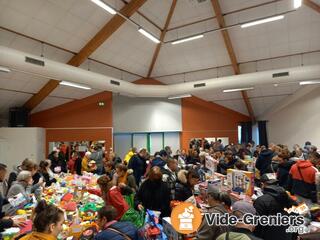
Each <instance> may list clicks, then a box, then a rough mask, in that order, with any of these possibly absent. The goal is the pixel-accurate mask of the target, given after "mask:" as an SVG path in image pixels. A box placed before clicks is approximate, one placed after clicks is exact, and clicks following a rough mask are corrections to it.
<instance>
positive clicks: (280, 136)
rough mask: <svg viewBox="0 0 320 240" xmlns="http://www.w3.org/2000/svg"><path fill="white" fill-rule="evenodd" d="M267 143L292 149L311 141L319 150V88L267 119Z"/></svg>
mask: <svg viewBox="0 0 320 240" xmlns="http://www.w3.org/2000/svg"><path fill="white" fill-rule="evenodd" d="M266 120H268V121H269V122H268V123H267V127H268V135H269V142H273V143H282V144H286V145H288V146H289V147H292V146H293V144H295V143H298V144H300V146H303V145H304V143H305V141H311V143H312V144H313V145H316V146H318V147H319V148H320V88H319V87H318V88H315V89H314V90H313V91H311V92H309V93H308V94H306V95H305V96H303V97H300V98H299V99H297V100H296V101H294V102H291V103H290V104H289V105H287V106H285V107H284V108H283V109H281V110H279V111H277V112H276V113H273V114H272V115H271V116H269V117H268V119H266Z"/></svg>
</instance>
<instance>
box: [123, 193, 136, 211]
mask: <svg viewBox="0 0 320 240" xmlns="http://www.w3.org/2000/svg"><path fill="white" fill-rule="evenodd" d="M123 198H124V200H125V201H126V202H127V203H128V205H129V207H130V208H133V209H134V193H132V194H130V195H123Z"/></svg>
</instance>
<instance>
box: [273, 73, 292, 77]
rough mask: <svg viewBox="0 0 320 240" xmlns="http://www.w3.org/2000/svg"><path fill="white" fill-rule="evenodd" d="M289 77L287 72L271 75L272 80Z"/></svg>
mask: <svg viewBox="0 0 320 240" xmlns="http://www.w3.org/2000/svg"><path fill="white" fill-rule="evenodd" d="M286 76H289V72H280V73H274V74H272V77H273V78H277V77H286Z"/></svg>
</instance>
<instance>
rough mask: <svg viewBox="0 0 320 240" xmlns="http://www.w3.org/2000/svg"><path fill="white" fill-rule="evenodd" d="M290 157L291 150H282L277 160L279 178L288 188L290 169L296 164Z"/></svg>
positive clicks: (283, 185)
mask: <svg viewBox="0 0 320 240" xmlns="http://www.w3.org/2000/svg"><path fill="white" fill-rule="evenodd" d="M289 159H290V152H289V151H288V150H282V151H281V153H280V154H279V155H278V156H277V160H278V162H279V164H278V170H277V179H278V181H279V185H280V186H281V187H283V188H285V189H287V190H288V189H289V186H288V179H289V173H290V169H291V167H292V165H293V164H295V162H294V161H291V160H289Z"/></svg>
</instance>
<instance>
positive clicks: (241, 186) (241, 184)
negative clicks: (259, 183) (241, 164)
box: [227, 169, 254, 196]
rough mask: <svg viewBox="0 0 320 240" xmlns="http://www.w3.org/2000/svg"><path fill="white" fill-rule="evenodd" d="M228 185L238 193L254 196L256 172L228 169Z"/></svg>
mask: <svg viewBox="0 0 320 240" xmlns="http://www.w3.org/2000/svg"><path fill="white" fill-rule="evenodd" d="M227 181H228V187H229V188H230V189H232V191H234V192H237V193H244V194H246V195H248V196H252V195H253V193H254V174H253V173H252V172H248V171H242V170H236V169H228V170H227Z"/></svg>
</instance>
